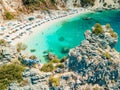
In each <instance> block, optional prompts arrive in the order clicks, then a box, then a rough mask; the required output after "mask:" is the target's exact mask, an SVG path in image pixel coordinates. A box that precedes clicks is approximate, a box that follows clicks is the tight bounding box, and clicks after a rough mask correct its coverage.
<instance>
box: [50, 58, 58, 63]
mask: <svg viewBox="0 0 120 90" xmlns="http://www.w3.org/2000/svg"><path fill="white" fill-rule="evenodd" d="M50 62H51V63H59V62H60V61H59V60H58V59H55V60H51V61H50Z"/></svg>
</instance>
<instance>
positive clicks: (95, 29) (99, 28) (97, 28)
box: [92, 23, 104, 35]
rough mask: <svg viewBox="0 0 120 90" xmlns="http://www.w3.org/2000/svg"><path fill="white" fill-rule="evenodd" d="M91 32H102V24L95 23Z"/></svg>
mask: <svg viewBox="0 0 120 90" xmlns="http://www.w3.org/2000/svg"><path fill="white" fill-rule="evenodd" d="M92 32H93V33H94V34H96V35H98V34H102V33H104V30H103V28H102V26H101V25H100V24H99V23H96V24H95V26H94V29H93V30H92Z"/></svg>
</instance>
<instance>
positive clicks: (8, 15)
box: [5, 12, 14, 20]
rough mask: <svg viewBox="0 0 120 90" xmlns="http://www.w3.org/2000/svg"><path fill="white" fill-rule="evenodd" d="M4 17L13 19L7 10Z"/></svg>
mask: <svg viewBox="0 0 120 90" xmlns="http://www.w3.org/2000/svg"><path fill="white" fill-rule="evenodd" d="M5 19H7V20H11V19H14V16H13V15H12V14H11V13H9V12H5Z"/></svg>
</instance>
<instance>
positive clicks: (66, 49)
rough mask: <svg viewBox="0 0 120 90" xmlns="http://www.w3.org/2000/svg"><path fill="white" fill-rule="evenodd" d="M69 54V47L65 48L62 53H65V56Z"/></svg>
mask: <svg viewBox="0 0 120 90" xmlns="http://www.w3.org/2000/svg"><path fill="white" fill-rule="evenodd" d="M68 52H69V48H67V47H63V48H62V50H61V53H63V54H65V53H68Z"/></svg>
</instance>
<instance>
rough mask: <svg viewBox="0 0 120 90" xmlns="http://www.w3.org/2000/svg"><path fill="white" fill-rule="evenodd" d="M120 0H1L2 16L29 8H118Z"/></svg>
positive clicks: (0, 15) (0, 16) (0, 11)
mask: <svg viewBox="0 0 120 90" xmlns="http://www.w3.org/2000/svg"><path fill="white" fill-rule="evenodd" d="M119 3H120V0H0V18H2V16H4V15H5V12H10V13H12V14H13V15H19V14H20V13H21V12H27V11H29V10H32V11H33V10H48V9H66V8H75V7H87V8H88V7H92V8H94V9H95V8H102V7H104V8H117V7H119V6H120V5H119Z"/></svg>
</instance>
